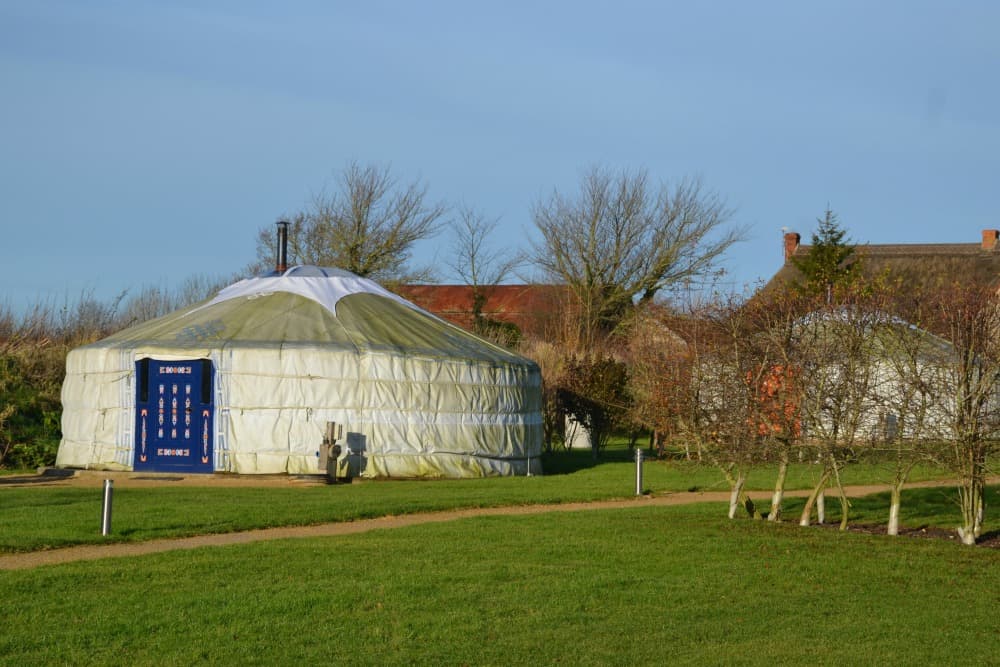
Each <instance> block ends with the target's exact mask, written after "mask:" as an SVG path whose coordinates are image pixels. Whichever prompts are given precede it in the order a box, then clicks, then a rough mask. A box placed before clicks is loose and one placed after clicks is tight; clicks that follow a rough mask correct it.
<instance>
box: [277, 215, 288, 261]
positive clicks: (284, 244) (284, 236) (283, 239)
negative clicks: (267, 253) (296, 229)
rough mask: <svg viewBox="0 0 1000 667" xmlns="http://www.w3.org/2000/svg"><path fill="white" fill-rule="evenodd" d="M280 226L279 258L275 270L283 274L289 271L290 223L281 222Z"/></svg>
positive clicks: (278, 223) (279, 222)
mask: <svg viewBox="0 0 1000 667" xmlns="http://www.w3.org/2000/svg"><path fill="white" fill-rule="evenodd" d="M277 225H278V258H277V261H276V262H275V266H274V270H275V272H276V273H278V274H282V273H284V272H285V271H287V270H288V223H287V222H285V221H284V220H279V221H278V222H277Z"/></svg>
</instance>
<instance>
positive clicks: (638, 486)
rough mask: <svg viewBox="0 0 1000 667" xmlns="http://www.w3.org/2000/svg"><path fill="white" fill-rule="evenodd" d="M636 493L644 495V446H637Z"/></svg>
mask: <svg viewBox="0 0 1000 667" xmlns="http://www.w3.org/2000/svg"><path fill="white" fill-rule="evenodd" d="M635 495H637V496H641V495H642V448H641V447H636V448H635Z"/></svg>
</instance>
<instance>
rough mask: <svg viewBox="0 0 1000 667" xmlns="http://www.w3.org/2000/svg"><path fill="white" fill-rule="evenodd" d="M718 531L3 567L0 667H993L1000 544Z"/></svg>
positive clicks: (473, 536)
mask: <svg viewBox="0 0 1000 667" xmlns="http://www.w3.org/2000/svg"><path fill="white" fill-rule="evenodd" d="M414 488H415V490H416V491H417V492H419V493H422V492H423V488H424V487H423V486H422V485H417V486H416V487H414ZM723 517H724V507H723V506H721V505H719V504H710V505H696V506H686V507H669V508H654V507H640V508H636V509H624V510H610V511H590V512H576V513H568V514H553V515H535V516H511V517H481V518H475V519H465V520H461V521H455V522H451V523H445V524H427V525H422V526H414V527H410V528H402V529H395V530H383V531H375V532H371V533H366V534H361V535H353V536H345V537H337V538H317V539H302V540H285V541H275V542H266V543H256V544H251V545H241V546H231V547H214V548H204V549H197V550H192V551H184V552H172V553H164V554H156V555H150V556H143V557H137V558H120V559H109V560H103V561H92V562H80V563H74V564H67V565H60V566H49V567H43V568H39V569H37V570H22V571H8V572H0V590H3V591H4V601H3V615H2V619H3V623H2V625H0V663H2V664H9V665H19V666H20V665H43V664H45V665H48V664H129V665H132V664H140V665H143V664H157V665H161V664H224V665H231V664H266V665H271V664H315V663H320V662H323V663H326V664H339V663H353V664H404V663H405V664H427V665H509V664H517V665H522V664H524V665H527V664H531V665H534V664H564V665H589V664H612V665H663V664H678V665H684V664H690V665H717V664H748V665H772V664H813V665H844V664H851V665H853V664H872V665H874V664H893V665H927V664H942V665H943V664H969V665H973V664H996V660H997V656H998V654H1000V653H998V652H1000V621H998V620H997V614H996V610H997V602H998V600H1000V597H998V588H997V586H998V584H997V581H998V578H997V575H998V573H1000V551H997V550H992V549H975V548H964V547H959V546H957V545H954V544H950V543H947V542H943V541H932V540H919V539H912V538H895V539H891V538H887V537H878V536H866V535H856V534H840V533H838V532H836V531H831V530H822V529H816V528H809V529H803V528H799V527H797V526H794V525H788V524H783V525H770V524H767V523H762V522H754V521H749V520H739V521H728V520H726V519H725V518H723Z"/></svg>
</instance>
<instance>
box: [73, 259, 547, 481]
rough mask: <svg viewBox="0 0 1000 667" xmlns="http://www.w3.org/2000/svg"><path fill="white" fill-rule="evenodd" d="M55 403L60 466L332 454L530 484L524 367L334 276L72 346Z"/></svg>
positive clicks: (305, 273)
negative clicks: (59, 413) (59, 409)
mask: <svg viewBox="0 0 1000 667" xmlns="http://www.w3.org/2000/svg"><path fill="white" fill-rule="evenodd" d="M62 403H63V417H62V432H63V438H62V442H61V443H60V446H59V453H58V457H57V459H56V465H57V466H59V467H65V468H86V469H98V470H134V471H150V472H192V473H194V472H204V473H213V472H214V473H222V472H226V473H239V474H253V473H270V474H273V473H292V474H316V473H321V472H324V469H323V467H322V466H323V465H324V464H323V461H322V460H321V457H320V454H321V453H322V454H323V455H324V457H325V455H326V452H327V451H332V452H333V456H335V457H337V458H336V459H335V461H336V462H337V470H339V471H342V472H343V471H348V472H350V471H353V474H354V475H359V476H361V477H394V478H395V477H401V478H411V477H417V478H434V477H448V478H458V477H482V476H492V475H524V474H539V473H541V463H540V461H539V458H538V457H539V455H540V453H541V443H542V418H541V374H540V371H539V369H538V366H537V365H536V364H535V363H534V362H532V361H530V360H528V359H525V358H523V357H520V356H518V355H516V354H513V353H511V352H509V351H507V350H505V349H503V348H500V347H498V346H496V345H493V344H491V343H489V342H487V341H484V340H482V339H480V338H477V337H476V336H473V335H472V334H470V333H468V332H466V331H465V330H463V329H460V328H458V327H456V326H454V325H452V324H449V323H447V322H445V321H443V320H441V319H439V318H437V317H435V316H433V315H431V314H430V313H428V312H426V311H424V310H421V309H420V308H418V307H417V306H415V305H413V304H412V303H409V302H408V301H405V300H404V299H402V298H400V297H398V296H396V295H394V294H392V293H391V292H389V291H387V290H385V289H384V288H382V287H381V286H379V285H378V284H376V283H375V282H373V281H371V280H367V279H364V278H360V277H358V276H356V275H354V274H352V273H349V272H346V271H341V270H337V269H328V268H319V267H313V266H298V267H293V268H290V269H287V270H284V271H276V272H275V273H274V274H272V275H269V276H263V277H258V278H251V279H248V280H243V281H241V282H238V283H235V284H233V285H230V286H229V287H227V288H225V289H223V290H222V291H220V292H219V293H218V294H217V295H216V296H215V297H214V298H211V299H209V300H207V301H206V302H203V303H201V304H198V305H195V306H193V307H190V308H187V309H183V310H180V311H177V312H174V313H171V314H169V315H165V316H163V317H161V318H158V319H155V320H151V321H149V322H145V323H142V324H139V325H137V326H134V327H132V328H129V329H125V330H123V331H120V332H118V333H116V334H114V335H113V336H110V337H108V338H105V339H103V340H101V341H98V342H96V343H93V344H91V345H86V346H84V347H81V348H78V349H75V350H73V351H71V352H70V354H69V356H68V358H67V361H66V380H65V382H64V384H63V388H62ZM334 424H335V426H334ZM328 434H329V435H333V436H334V438H336V446H335V447H332V448H329V449H327V450H321V445H323V443H324V436H325V435H328ZM328 444H332V443H328Z"/></svg>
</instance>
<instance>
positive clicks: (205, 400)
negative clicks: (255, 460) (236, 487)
mask: <svg viewBox="0 0 1000 667" xmlns="http://www.w3.org/2000/svg"><path fill="white" fill-rule="evenodd" d="M135 377H136V383H135V384H136V396H135V421H136V424H135V459H134V461H133V466H132V467H133V468H134V469H135V470H149V471H155V472H212V471H213V469H214V464H213V456H212V416H213V414H214V409H213V408H214V405H213V395H214V394H213V392H212V378H213V374H212V362H211V361H210V360H209V359H189V360H185V361H159V360H156V359H140V360H139V361H137V362H135Z"/></svg>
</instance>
